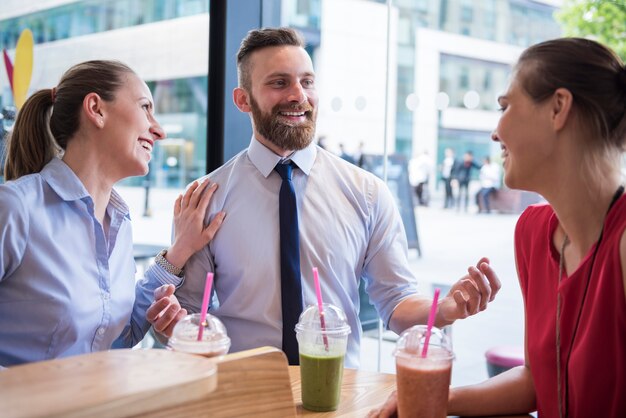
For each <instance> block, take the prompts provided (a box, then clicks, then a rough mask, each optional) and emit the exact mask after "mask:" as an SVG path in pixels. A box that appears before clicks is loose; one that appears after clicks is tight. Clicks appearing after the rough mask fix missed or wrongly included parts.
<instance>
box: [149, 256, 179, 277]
mask: <svg viewBox="0 0 626 418" xmlns="http://www.w3.org/2000/svg"><path fill="white" fill-rule="evenodd" d="M165 254H167V250H161V251H159V253H158V254H157V255H156V257H154V262H155V263H157V264H158V265H159V266H161V267H162V268H163V270H165V271H167V272H168V273H170V274H173V275H174V276H178V277H183V275H184V273H185V270H184V269H183V268H180V267H176V266H175V265H174V264H172V263H170V262H169V261H167V259H166V258H165Z"/></svg>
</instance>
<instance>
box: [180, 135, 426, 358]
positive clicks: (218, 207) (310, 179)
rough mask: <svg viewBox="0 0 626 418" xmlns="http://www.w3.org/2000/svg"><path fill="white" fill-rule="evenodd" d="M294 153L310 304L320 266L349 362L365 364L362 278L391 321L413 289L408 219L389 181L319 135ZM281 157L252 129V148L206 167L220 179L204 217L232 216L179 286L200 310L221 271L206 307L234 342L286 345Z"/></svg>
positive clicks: (184, 300) (236, 347)
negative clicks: (343, 326)
mask: <svg viewBox="0 0 626 418" xmlns="http://www.w3.org/2000/svg"><path fill="white" fill-rule="evenodd" d="M289 158H290V159H291V160H292V161H293V162H294V163H296V164H297V166H298V168H299V169H296V170H294V173H293V182H294V188H295V190H296V197H297V204H298V221H299V230H300V266H301V273H302V290H303V294H304V305H305V306H307V305H311V304H314V303H316V297H315V286H314V283H313V274H312V272H311V270H312V268H313V267H318V269H319V276H320V281H321V288H322V293H323V298H324V302H327V303H332V304H334V305H337V306H339V307H341V308H342V309H343V310H344V311H345V313H346V316H347V318H348V322H349V325H350V327H351V329H352V333H351V334H350V337H349V340H348V352H347V355H346V361H345V364H346V366H348V367H358V365H359V345H360V339H361V326H360V322H359V317H358V315H359V282H360V280H361V279H363V280H365V288H366V290H367V292H368V294H369V296H370V299H371V301H372V302H373V303H374V305H375V307H376V309H377V311H378V312H379V314H380V316H381V317H382V318H383V320H384V321H385V323H387V322H388V321H389V318H390V317H391V314H392V313H393V311H394V309H395V308H396V306H397V305H398V304H399V303H400V302H401V301H402V300H404V299H405V298H407V297H408V296H410V295H414V294H415V293H416V281H415V278H414V277H413V275H412V274H411V272H410V270H409V265H408V260H407V242H406V235H405V232H404V227H403V225H402V220H401V218H400V214H399V212H398V209H397V207H396V204H395V202H394V199H393V197H392V195H391V193H390V191H389V189H388V188H387V186H386V185H385V184H384V183H383V182H382V181H381V180H380V179H378V178H377V177H376V176H374V175H373V174H370V173H368V172H366V171H364V170H362V169H360V168H358V167H356V166H354V165H352V164H350V163H348V162H345V161H343V160H341V159H340V158H338V157H337V156H335V155H333V154H331V153H329V152H327V151H324V150H322V149H321V148H319V147H317V145H315V144H311V145H310V146H308V147H307V148H306V149H304V150H301V151H298V152H296V153H294V154H293V155H291V156H290V157H289ZM279 161H281V158H280V157H279V156H278V155H276V154H274V153H273V152H271V151H270V150H269V149H268V148H266V147H265V146H263V145H262V144H261V143H260V142H258V141H257V140H255V139H254V138H253V139H252V141H251V143H250V146H249V148H248V149H247V150H244V151H242V152H241V153H239V154H238V155H236V156H235V157H234V158H233V159H231V160H230V161H229V162H227V163H226V164H225V165H224V166H222V167H220V168H219V169H217V170H216V171H214V172H213V173H211V174H209V175H208V177H209V178H210V179H211V181H214V182H217V183H218V185H219V188H218V189H217V191H216V192H215V194H214V195H213V197H212V199H211V203H210V207H209V211H208V213H207V221H208V220H210V219H212V218H213V216H214V215H215V214H216V213H217V212H218V211H222V210H223V211H225V212H226V218H225V219H224V222H223V224H222V226H221V228H220V230H219V231H218V232H217V234H216V236H215V238H214V239H213V241H212V242H211V243H210V244H209V245H208V246H206V247H205V248H204V249H202V250H200V251H199V252H198V253H196V254H195V255H194V256H192V258H191V259H190V260H189V261H188V262H187V264H186V266H185V280H184V283H183V284H182V286H181V287H180V288H179V289H178V290H177V292H176V295H177V296H178V298H179V300H180V302H181V305H182V306H183V307H186V308H187V309H188V310H190V311H192V312H197V311H198V310H199V309H200V306H201V303H202V293H203V288H204V280H205V277H206V273H207V271H214V272H215V281H214V290H215V294H216V298H215V297H214V298H213V302H214V303H213V304H212V306H211V308H210V309H209V312H210V313H212V314H213V315H216V316H217V317H219V318H220V319H221V320H222V321H223V322H224V325H225V326H226V329H227V332H228V335H229V337H230V338H231V340H232V347H231V351H240V350H244V349H249V348H254V347H258V346H263V345H270V346H274V347H279V348H280V347H281V345H282V328H281V327H282V314H281V301H280V251H279V248H280V247H279V245H280V244H279V239H280V236H279V231H280V228H279V216H278V194H279V190H280V185H281V178H280V176H279V175H278V173H277V172H275V171H274V166H275V165H276V164H277V163H278V162H279ZM216 299H217V300H216Z"/></svg>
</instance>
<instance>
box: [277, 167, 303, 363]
mask: <svg viewBox="0 0 626 418" xmlns="http://www.w3.org/2000/svg"><path fill="white" fill-rule="evenodd" d="M292 164H293V163H290V164H277V165H276V167H274V170H276V171H277V172H278V174H280V177H281V178H282V179H283V182H282V185H281V186H280V195H279V204H280V208H279V213H280V276H281V280H280V290H281V302H282V306H283V351H284V352H285V354H286V355H287V359H288V360H289V364H291V365H296V364H299V363H300V361H299V360H300V359H299V355H298V341H297V340H296V331H295V327H296V324H297V323H298V318H299V317H300V314H301V313H302V283H301V281H300V280H301V279H300V234H299V233H298V207H297V205H296V192H295V190H294V188H293V183H292V181H291V173H292V171H293V165H292Z"/></svg>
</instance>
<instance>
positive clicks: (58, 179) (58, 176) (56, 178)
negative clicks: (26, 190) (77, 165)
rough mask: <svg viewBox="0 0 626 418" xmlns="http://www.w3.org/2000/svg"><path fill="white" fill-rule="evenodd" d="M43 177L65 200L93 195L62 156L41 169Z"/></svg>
mask: <svg viewBox="0 0 626 418" xmlns="http://www.w3.org/2000/svg"><path fill="white" fill-rule="evenodd" d="M41 177H42V178H43V179H44V180H45V181H46V183H48V185H50V187H51V188H52V190H54V192H55V193H56V194H58V195H59V197H60V198H61V199H63V200H65V201H72V200H80V199H82V198H85V197H91V196H89V192H87V189H85V186H84V185H83V183H82V182H81V181H80V179H79V178H78V177H77V176H76V174H75V173H74V172H73V171H72V169H71V168H70V167H69V166H68V165H67V164H65V162H64V161H63V160H61V159H60V158H57V157H55V158H53V159H52V160H50V162H49V163H48V164H46V165H45V167H44V168H43V170H41Z"/></svg>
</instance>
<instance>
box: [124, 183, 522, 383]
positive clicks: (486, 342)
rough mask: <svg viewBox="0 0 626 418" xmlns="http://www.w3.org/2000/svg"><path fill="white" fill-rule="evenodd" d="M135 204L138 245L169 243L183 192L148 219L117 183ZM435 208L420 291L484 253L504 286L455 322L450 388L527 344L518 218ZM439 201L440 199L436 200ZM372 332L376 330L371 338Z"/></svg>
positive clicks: (425, 216)
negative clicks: (499, 350) (492, 356)
mask: <svg viewBox="0 0 626 418" xmlns="http://www.w3.org/2000/svg"><path fill="white" fill-rule="evenodd" d="M118 191H119V192H120V193H121V194H122V196H123V198H124V199H125V200H126V201H127V203H128V204H129V206H130V208H131V217H132V222H133V232H134V237H135V243H141V244H157V245H162V246H164V247H165V246H168V245H169V242H170V235H171V219H172V218H171V217H172V205H173V202H174V201H175V200H176V197H177V196H178V193H180V191H176V190H163V189H160V190H154V189H153V190H151V192H150V207H151V210H152V216H151V217H143V216H142V214H143V207H144V206H143V205H144V190H143V189H141V188H123V187H122V188H118ZM433 198H434V199H433V200H432V201H431V206H430V207H427V208H425V207H417V208H416V216H417V228H418V234H419V240H420V244H421V249H422V256H421V258H420V257H418V256H417V251H416V250H411V251H410V254H409V256H410V263H411V267H412V269H413V271H414V272H415V276H416V277H417V279H418V285H419V290H420V292H422V293H424V294H428V295H431V294H432V291H431V285H432V284H433V283H438V284H445V285H451V284H452V283H454V282H455V281H456V280H458V279H459V278H460V277H462V276H463V275H464V274H465V272H466V271H467V267H468V266H470V265H474V264H476V262H477V261H478V260H479V259H480V257H483V256H487V257H489V259H490V260H491V264H492V265H493V267H494V268H495V269H496V271H497V273H498V275H499V277H500V280H501V281H502V290H501V291H500V293H499V294H498V297H497V298H496V300H495V301H494V302H493V303H491V304H490V305H489V307H488V309H487V310H486V311H484V312H481V313H480V314H478V315H476V316H474V317H471V318H467V319H465V320H462V321H458V322H457V323H455V324H454V325H453V327H452V336H453V344H454V351H455V354H456V360H455V363H454V366H453V376H452V384H453V385H455V386H456V385H462V384H469V383H474V382H478V381H480V380H483V379H485V378H486V377H487V369H486V363H485V358H484V353H485V351H486V350H487V349H488V348H490V347H492V346H495V345H522V344H523V341H524V335H523V325H524V319H523V307H522V298H521V294H520V291H519V286H518V283H517V275H516V272H515V262H514V257H513V230H514V227H515V222H516V220H517V218H518V215H501V214H491V215H484V214H480V215H479V214H476V213H475V207H474V208H470V212H469V213H464V212H457V211H456V210H455V209H452V210H443V209H441V207H442V204H441V201H440V197H439V196H436V195H435V196H433ZM437 198H439V200H438V199H437ZM372 334H374V335H373V336H372ZM393 340H395V334H393V333H392V332H387V333H385V339H384V341H383V343H382V349H381V353H382V355H381V371H383V372H388V373H395V365H394V359H393V356H392V354H391V353H392V351H393V347H394V341H393ZM377 353H378V338H377V337H376V332H375V331H373V332H372V331H370V332H368V334H367V336H366V337H365V338H363V342H362V353H361V368H362V369H364V370H376V369H377V364H378V354H377Z"/></svg>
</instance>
